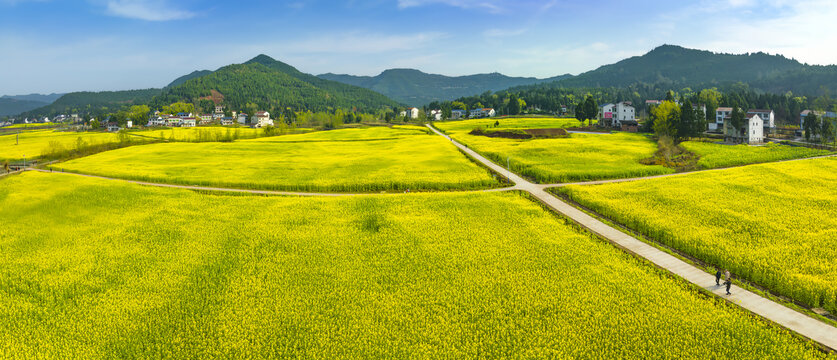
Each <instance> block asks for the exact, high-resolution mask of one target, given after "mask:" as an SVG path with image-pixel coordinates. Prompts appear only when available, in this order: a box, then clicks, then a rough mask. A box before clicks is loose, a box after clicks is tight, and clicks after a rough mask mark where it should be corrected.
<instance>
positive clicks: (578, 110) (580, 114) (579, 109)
mask: <svg viewBox="0 0 837 360" xmlns="http://www.w3.org/2000/svg"><path fill="white" fill-rule="evenodd" d="M575 118H576V119H577V120H578V121H579V122H580V123H582V124H583V123H584V120H587V113H586V112H585V109H584V100H581V101H579V102H578V104H576V105H575Z"/></svg>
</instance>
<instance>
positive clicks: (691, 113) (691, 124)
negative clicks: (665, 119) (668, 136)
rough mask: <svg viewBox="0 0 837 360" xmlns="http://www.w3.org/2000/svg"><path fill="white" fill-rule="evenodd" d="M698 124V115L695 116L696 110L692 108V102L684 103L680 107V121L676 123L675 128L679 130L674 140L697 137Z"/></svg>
mask: <svg viewBox="0 0 837 360" xmlns="http://www.w3.org/2000/svg"><path fill="white" fill-rule="evenodd" d="M696 122H697V115H696V114H695V109H694V108H693V107H692V102H691V101H690V100H686V101H684V102H683V105H681V106H680V119H678V121H676V122H675V127H676V128H677V135H676V136H675V138H674V139H675V141H680V140H682V139H686V138H690V137H697V132H696V130H697V126H696V125H695V123H696Z"/></svg>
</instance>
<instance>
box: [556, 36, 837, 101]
mask: <svg viewBox="0 0 837 360" xmlns="http://www.w3.org/2000/svg"><path fill="white" fill-rule="evenodd" d="M835 80H837V66H818V65H806V64H801V63H799V62H798V61H796V60H793V59H788V58H786V57H784V56H781V55H768V54H765V53H762V52H758V53H751V54H741V55H735V54H718V53H713V52H710V51H703V50H694V49H686V48H683V47H680V46H674V45H663V46H660V47H658V48H656V49H654V50H652V51H650V52H649V53H647V54H645V55H642V56H636V57H632V58H629V59H625V60H622V61H620V62H617V63H615V64H611V65H605V66H602V67H599V68H598V69H596V70H593V71H589V72H586V73H583V74H580V75H578V76H575V77H572V78H568V79H563V80H560V81H557V82H553V83H550V84H549V85H550V86H554V87H563V88H606V87H628V86H632V85H638V84H644V85H654V86H658V87H667V88H670V89H674V90H679V89H682V88H687V87H688V88H692V89H701V88H709V87H719V88H724V87H728V86H730V85H732V84H735V83H738V82H741V83H745V84H748V85H750V87H751V88H753V89H754V90H761V91H766V92H771V93H785V92H787V91H793V92H794V93H800V94H814V93H818V92H820V87H822V86H824V87H826V88H828V89H830V90H831V91H835V90H837V81H835Z"/></svg>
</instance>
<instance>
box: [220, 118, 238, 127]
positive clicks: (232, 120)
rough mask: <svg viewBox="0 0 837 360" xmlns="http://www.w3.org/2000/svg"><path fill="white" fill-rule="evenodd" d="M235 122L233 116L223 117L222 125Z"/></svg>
mask: <svg viewBox="0 0 837 360" xmlns="http://www.w3.org/2000/svg"><path fill="white" fill-rule="evenodd" d="M233 123H235V120H234V119H233V118H232V117H224V118H221V125H224V126H230V125H232V124H233Z"/></svg>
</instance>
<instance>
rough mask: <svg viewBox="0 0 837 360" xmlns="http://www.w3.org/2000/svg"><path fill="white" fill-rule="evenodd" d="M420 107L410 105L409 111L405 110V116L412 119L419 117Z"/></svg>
mask: <svg viewBox="0 0 837 360" xmlns="http://www.w3.org/2000/svg"><path fill="white" fill-rule="evenodd" d="M418 115H419V109H418V108H414V107H410V108H407V111H405V112H404V116H409V117H410V119H418Z"/></svg>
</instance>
